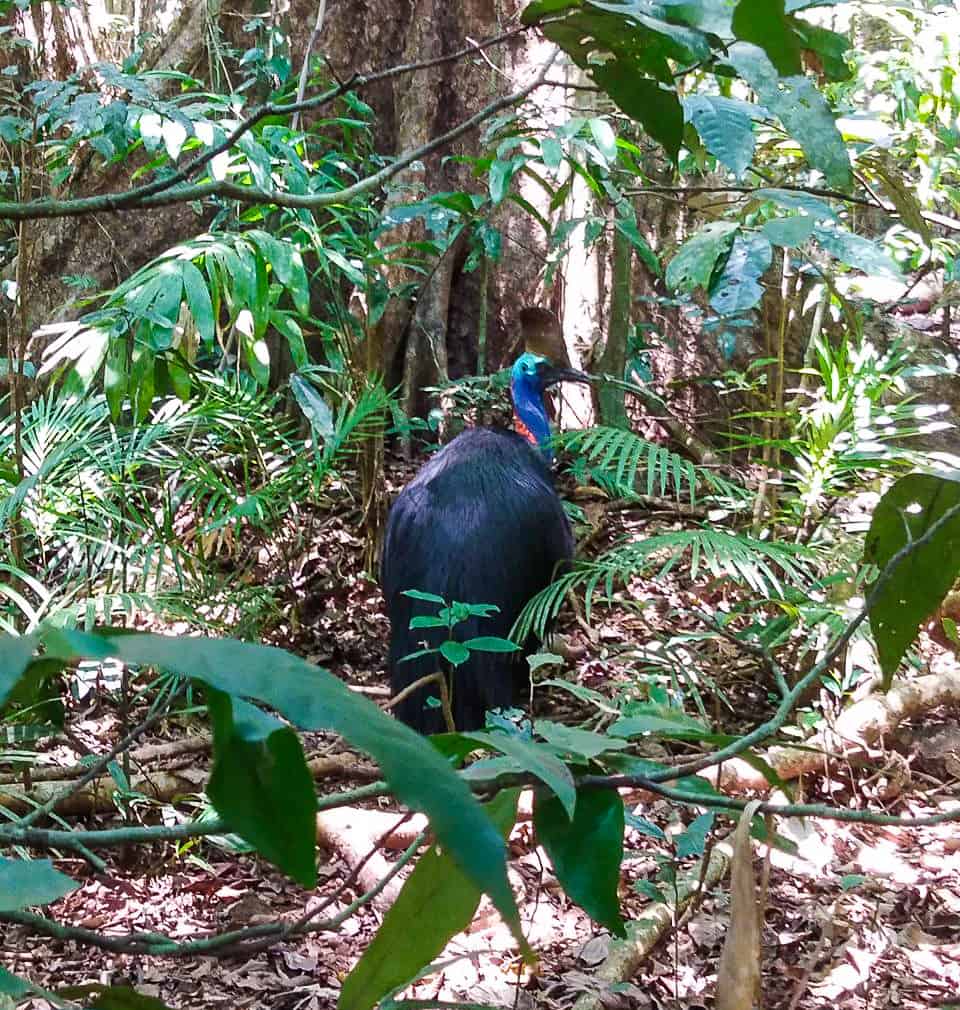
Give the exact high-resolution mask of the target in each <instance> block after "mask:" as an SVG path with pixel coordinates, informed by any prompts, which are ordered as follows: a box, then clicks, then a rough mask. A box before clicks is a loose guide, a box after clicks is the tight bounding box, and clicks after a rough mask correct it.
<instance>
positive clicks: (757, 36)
mask: <svg viewBox="0 0 960 1010" xmlns="http://www.w3.org/2000/svg"><path fill="white" fill-rule="evenodd" d="M733 31H734V34H735V35H736V36H737V38H738V39H742V40H743V41H744V42H753V43H754V44H755V45H758V46H759V47H760V48H761V49H762V50H763V51H764V52H765V53H766V54H767V56H768V57H769V58H770V61H771V63H773V65H774V66H775V67H776V68H777V70H778V71H779V72H780V73H781V74H783V75H784V76H788V75H790V74H799V73H800V72H801V71H802V69H803V67H802V65H801V62H800V41H799V39H798V38H797V36H796V33H795V32H794V30H793V26H792V25H791V23H790V20H789V18H788V17H787V16H786V14H785V13H784V10H783V0H740V2H739V3H738V4H737V9H736V10H735V11H734V12H733Z"/></svg>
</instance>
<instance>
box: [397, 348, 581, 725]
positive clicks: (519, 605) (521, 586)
mask: <svg viewBox="0 0 960 1010" xmlns="http://www.w3.org/2000/svg"><path fill="white" fill-rule="evenodd" d="M563 379H572V380H575V381H581V382H582V381H586V380H587V376H585V375H583V373H581V372H574V371H571V370H569V369H557V368H554V367H553V366H551V365H550V363H549V362H548V361H547V360H546V359H545V358H540V357H537V356H536V355H532V354H524V355H522V356H521V357H520V358H519V359H518V360H517V363H516V364H515V365H514V368H513V379H512V383H511V391H512V393H513V401H514V409H515V412H516V418H515V421H516V425H517V428H518V430H519V431H520V432H522V434H517V433H515V432H511V431H504V430H502V429H491V428H474V429H471V430H469V431H465V432H464V433H463V434H462V435H459V436H458V437H457V438H455V439H454V440H453V441H452V442H451V443H450V444H449V445H447V446H446V447H445V448H443V449H442V450H440V452H438V453H437V454H436V456H434V457H433V459H431V460H430V461H429V462H428V463H427V464H426V465H425V466H424V467H423V469H421V470H420V472H419V473H418V474H417V476H416V477H415V478H414V479H413V480H412V481H411V482H410V483H409V484H408V485H407V486H406V487H405V488H404V489H403V491H402V492H401V493H400V496H399V497H398V498H397V500H396V502H395V503H394V505H393V508H392V509H391V510H390V517H389V520H388V523H387V535H386V540H385V542H384V548H383V559H382V565H381V582H382V584H383V591H384V595H385V596H386V600H387V608H388V611H389V614H390V624H391V629H392V633H391V639H390V654H389V669H390V682H391V687H392V690H393V693H394V694H397V693H398V692H399V691H401V690H402V689H403V688H404V687H406V686H407V685H409V684H412V683H413V682H414V681H415V680H418V679H419V678H420V677H423V676H426V675H427V674H430V673H433V672H435V671H436V670H437V669H438V664H439V658H438V657H437V656H436V655H429V656H424V657H421V658H418V659H415V660H410V661H407V662H401V660H402V659H403V657H404V656H408V655H410V653H413V652H416V651H417V650H419V649H421V648H422V647H423V643H424V641H426V642H427V643H428V644H429V645H430V646H432V647H436V646H438V645H439V644H440V643H441V642H442V641H443V640H444V638H445V637H446V634H447V633H446V630H445V629H440V630H435V629H422V628H418V629H414V630H412V631H411V630H410V620H411V618H413V617H415V616H417V615H421V614H431V615H434V614H436V610H437V608H436V605H434V604H431V603H425V602H422V601H419V600H414V599H411V598H410V597H408V596H404V595H403V591H404V590H407V589H419V590H422V591H424V592H428V593H434V594H436V595H437V596H442V597H443V598H444V599H445V600H447V601H448V602H453V601H458V602H461V603H493V604H496V606H497V607H499V608H500V610H499V613H495V614H492V615H491V616H489V617H482V618H480V617H477V618H470V619H469V620H467V621H464V622H463V623H461V624H458V625H457V626H456V628H455V630H454V635H455V637H456V638H457V639H458V640H460V641H465V640H467V639H469V638H474V637H477V636H481V635H483V636H487V635H495V636H499V637H501V638H506V637H507V636H508V635H509V633H510V628H511V627H512V626H513V623H514V621H515V620H516V618H517V616H518V615H519V613H520V611H521V610H522V609H523V606H524V604H526V603H527V601H528V600H529V599H530V598H531V597H532V596H534V595H535V594H536V593H538V592H539V591H540V590H541V589H543V588H544V587H545V586H546V585H547V584H548V583H549V582H550V580H551V579H552V577H553V575H554V571H555V569H556V568H557V565H558V564H561V563H563V562H565V561H568V560H569V559H570V557H571V556H572V554H573V536H572V533H571V531H570V524H569V522H568V521H567V517H566V515H565V514H564V511H563V506H562V504H561V502H560V499H559V498H558V497H557V493H556V491H555V490H554V488H553V480H552V478H551V475H550V459H551V457H550V450H549V445H548V441H549V436H550V427H549V422H548V420H547V415H546V411H545V409H544V406H543V392H544V390H545V389H546V388H547V387H548V386H550V385H553V384H554V383H556V382H559V381H562V380H563ZM525 668H526V664H525V663H523V660H522V659H520V660H517V659H516V658H515V657H514V656H511V655H510V654H504V653H493V652H473V653H471V656H470V659H469V660H467V661H466V662H465V663H464V664H463V665H461V666H459V667H457V670H456V673H455V675H454V678H453V692H452V693H453V699H452V702H453V716H454V721H455V723H456V725H457V728H458V729H461V730H472V729H478V728H480V727H482V726H483V724H484V718H485V713H486V711H487V710H488V709H492V708H506V707H508V706H510V705H512V704H513V703H514V691H515V687H516V686H517V684H518V682H521V683H522V681H523V679H524V677H523V671H524V670H525ZM438 694H439V691H438V689H437V687H436V685H430V686H428V687H427V688H424V689H422V690H419V691H417V692H415V693H414V694H412V695H411V696H410V697H408V698H406V699H404V700H403V701H401V702H400V704H399V705H397V706H396V708H395V709H394V711H395V714H396V716H397V718H399V719H401V720H402V721H403V722H405V723H407V725H409V726H411V727H412V728H413V729H415V730H417V731H419V732H421V733H438V732H441V731H442V730H443V729H444V728H445V727H444V722H443V715H442V713H441V711H440V709H439V708H438V707H433V706H427V705H426V699H427V697H428V696H430V695H433V696H437V695H438Z"/></svg>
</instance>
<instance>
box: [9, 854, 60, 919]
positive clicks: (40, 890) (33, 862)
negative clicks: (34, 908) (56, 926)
mask: <svg viewBox="0 0 960 1010" xmlns="http://www.w3.org/2000/svg"><path fill="white" fill-rule="evenodd" d="M76 887H77V884H76V882H75V881H73V880H71V879H70V878H69V877H68V876H66V874H63V873H61V872H60V871H59V870H56V869H54V866H53V863H52V862H50V860H49V859H0V912H15V911H17V910H18V909H21V908H29V907H30V906H31V905H49V904H50V903H51V902H53V901H57V899H59V898H62V897H63V896H64V895H65V894H69V893H70V892H71V891H73V890H75V889H76Z"/></svg>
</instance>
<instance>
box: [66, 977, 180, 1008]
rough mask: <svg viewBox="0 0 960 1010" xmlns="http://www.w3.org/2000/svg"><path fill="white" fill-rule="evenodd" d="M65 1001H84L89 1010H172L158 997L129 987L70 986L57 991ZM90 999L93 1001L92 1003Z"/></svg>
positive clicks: (95, 984) (92, 983) (93, 983)
mask: <svg viewBox="0 0 960 1010" xmlns="http://www.w3.org/2000/svg"><path fill="white" fill-rule="evenodd" d="M57 995H58V996H62V997H63V998H64V999H69V1000H77V1001H82V1002H83V1005H84V1006H85V1007H86V1008H88V1010H170V1006H169V1004H167V1003H164V1002H163V1001H162V1000H160V999H157V997H156V996H147V995H145V994H144V993H142V992H137V990H136V989H131V988H130V986H127V985H100V984H98V983H96V982H91V983H89V984H88V985H70V986H64V987H63V988H62V989H58V990H57ZM90 997H93V1001H92V1002H90Z"/></svg>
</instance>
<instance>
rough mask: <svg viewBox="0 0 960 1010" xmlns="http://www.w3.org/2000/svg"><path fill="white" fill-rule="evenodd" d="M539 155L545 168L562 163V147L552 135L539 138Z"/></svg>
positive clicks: (558, 165) (556, 166)
mask: <svg viewBox="0 0 960 1010" xmlns="http://www.w3.org/2000/svg"><path fill="white" fill-rule="evenodd" d="M540 157H541V158H543V163H544V165H546V166H547V168H559V167H560V165H561V164H562V163H563V148H562V147H561V146H560V143H559V141H557V140H556V139H555V138H554V137H541V138H540Z"/></svg>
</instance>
